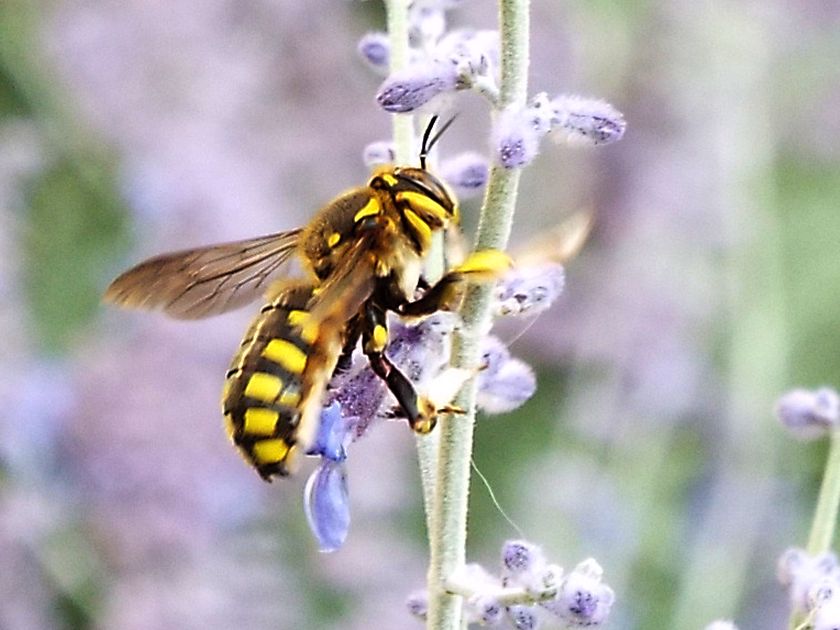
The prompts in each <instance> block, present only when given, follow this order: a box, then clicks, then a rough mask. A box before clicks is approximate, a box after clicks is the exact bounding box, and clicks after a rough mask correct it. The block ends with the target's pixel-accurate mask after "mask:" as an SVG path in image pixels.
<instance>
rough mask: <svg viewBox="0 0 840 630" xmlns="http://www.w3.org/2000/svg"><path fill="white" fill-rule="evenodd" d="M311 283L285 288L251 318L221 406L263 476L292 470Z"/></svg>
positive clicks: (238, 443)
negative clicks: (251, 320) (306, 310)
mask: <svg viewBox="0 0 840 630" xmlns="http://www.w3.org/2000/svg"><path fill="white" fill-rule="evenodd" d="M312 290H313V288H312V287H311V286H295V287H290V288H288V289H285V290H283V291H282V292H280V293H279V294H278V295H277V297H276V298H275V299H274V300H273V301H272V302H271V303H270V304H268V305H266V307H265V308H263V309H262V311H261V312H260V313H259V314H258V315H257V317H256V318H255V319H254V321H253V322H252V324H251V326H250V328H249V329H248V332H247V333H246V335H245V339H244V340H243V342H242V345H241V346H240V349H239V352H238V353H237V355H236V356H235V357H234V358H233V361H232V362H231V366H230V369H229V370H228V372H227V374H226V380H225V388H224V393H223V394H222V411H223V413H224V417H225V425H226V429H227V432H228V435H229V436H230V438H231V440H232V441H233V443H234V444H235V445H236V446H237V447H238V448H239V450H240V451H241V452H242V455H243V457H244V458H245V459H246V460H247V461H248V462H249V463H250V464H251V465H253V466H254V467H255V468H256V469H257V472H258V473H259V474H260V476H262V477H263V479H265V480H267V481H270V479H271V477H272V476H274V475H281V476H285V475H287V474H289V462H290V461H291V459H292V458H293V457H294V454H295V450H296V440H295V428H296V426H297V424H298V421H299V418H300V400H301V376H302V374H303V372H304V368H305V367H306V362H307V357H308V356H309V352H310V349H311V342H312V338H311V335H310V334H309V333H308V332H307V329H306V327H305V326H303V327H302V326H301V323H302V320H303V318H305V316H306V312H305V310H304V309H305V307H306V304H307V302H308V301H309V299H310V297H311V296H312Z"/></svg>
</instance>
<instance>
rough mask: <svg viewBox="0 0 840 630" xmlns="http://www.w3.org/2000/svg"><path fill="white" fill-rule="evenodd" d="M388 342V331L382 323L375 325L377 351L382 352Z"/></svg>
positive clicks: (375, 347) (375, 346)
mask: <svg viewBox="0 0 840 630" xmlns="http://www.w3.org/2000/svg"><path fill="white" fill-rule="evenodd" d="M387 343H388V331H387V330H386V329H385V326H383V325H382V324H377V325H376V326H374V327H373V345H374V349H375V350H376V351H377V352H382V350H384V349H385V346H386V344H387Z"/></svg>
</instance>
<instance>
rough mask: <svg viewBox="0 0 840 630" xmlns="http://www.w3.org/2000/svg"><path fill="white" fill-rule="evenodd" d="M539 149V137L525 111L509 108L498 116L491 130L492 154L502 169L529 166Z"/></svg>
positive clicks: (528, 114)
mask: <svg viewBox="0 0 840 630" xmlns="http://www.w3.org/2000/svg"><path fill="white" fill-rule="evenodd" d="M539 148H540V136H539V133H538V132H537V130H536V129H535V128H534V125H533V122H532V116H531V113H530V112H529V111H528V110H527V109H518V108H515V107H509V108H507V109H505V110H504V111H503V112H502V113H501V114H499V117H498V119H497V120H496V124H495V125H494V128H493V154H494V156H495V159H496V162H497V163H498V164H500V165H501V166H503V167H504V168H508V169H510V168H522V167H523V166H527V165H528V164H530V163H531V162H532V161H533V160H534V158H535V157H537V153H538V152H539Z"/></svg>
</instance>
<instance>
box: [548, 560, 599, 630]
mask: <svg viewBox="0 0 840 630" xmlns="http://www.w3.org/2000/svg"><path fill="white" fill-rule="evenodd" d="M602 574H603V570H602V569H601V567H600V566H599V565H598V563H597V562H595V560H593V559H591V558H590V559H589V560H584V561H583V562H581V563H580V564H579V565H577V566H576V567H575V569H574V570H573V571H572V572H571V573H569V574H568V575H567V576H566V577H565V579H564V580H563V582H562V583H561V585H560V590H559V591H558V593H557V597H556V598H555V599H552V600H549V601H547V602H543V603H542V604H541V605H542V607H543V608H545V609H546V610H548V611H549V612H551V613H552V614H554V615H556V616H558V617H560V618H561V619H563V620H564V621H565V622H566V624H567V625H568V626H569V627H582V626H597V625H600V624H602V623H604V622H605V621H606V620H607V617H608V616H609V614H610V608H612V605H613V602H615V593H614V592H613V590H612V589H611V588H610V587H609V586H607V585H606V584H603V583H602V582H601V576H602Z"/></svg>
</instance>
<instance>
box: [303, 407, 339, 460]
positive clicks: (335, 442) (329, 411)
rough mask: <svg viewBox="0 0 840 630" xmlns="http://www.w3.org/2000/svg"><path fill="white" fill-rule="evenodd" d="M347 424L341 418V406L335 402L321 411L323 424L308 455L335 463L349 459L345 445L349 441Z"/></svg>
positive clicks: (319, 427)
mask: <svg viewBox="0 0 840 630" xmlns="http://www.w3.org/2000/svg"><path fill="white" fill-rule="evenodd" d="M347 437H348V435H347V424H346V423H345V421H344V418H342V416H341V405H339V404H338V403H337V402H333V403H332V404H331V405H329V406H328V407H324V408H323V409H322V410H321V422H320V424H319V425H318V432H317V434H316V435H315V442H314V443H313V444H312V446H311V447H310V448H309V450H308V451H307V452H306V454H307V455H321V456H322V457H325V458H326V459H329V460H332V461H334V462H342V461H344V460H345V459H347V453H346V452H345V450H344V444H345V442H346V441H347Z"/></svg>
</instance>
